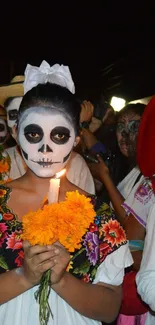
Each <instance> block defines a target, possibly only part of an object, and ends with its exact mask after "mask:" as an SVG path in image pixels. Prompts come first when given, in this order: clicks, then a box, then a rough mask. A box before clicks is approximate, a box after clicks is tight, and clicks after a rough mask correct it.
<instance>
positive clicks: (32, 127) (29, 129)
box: [24, 124, 44, 144]
mask: <svg viewBox="0 0 155 325" xmlns="http://www.w3.org/2000/svg"><path fill="white" fill-rule="evenodd" d="M24 135H25V138H26V139H27V141H28V142H29V143H32V144H33V143H38V142H40V141H41V140H42V138H43V136H44V133H43V130H42V128H41V127H40V126H39V125H37V124H29V125H27V126H26V127H25V129H24Z"/></svg>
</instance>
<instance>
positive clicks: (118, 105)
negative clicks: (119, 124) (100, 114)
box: [110, 96, 126, 112]
mask: <svg viewBox="0 0 155 325" xmlns="http://www.w3.org/2000/svg"><path fill="white" fill-rule="evenodd" d="M125 104H126V101H125V99H123V98H119V97H115V96H114V97H112V99H111V102H110V105H111V106H112V107H113V109H114V111H116V112H119V111H120V110H121V109H122V108H123V107H124V106H125Z"/></svg>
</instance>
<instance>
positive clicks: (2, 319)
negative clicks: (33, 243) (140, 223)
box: [0, 186, 132, 325]
mask: <svg viewBox="0 0 155 325" xmlns="http://www.w3.org/2000/svg"><path fill="white" fill-rule="evenodd" d="M9 195H11V189H10V188H9V187H5V186H0V206H1V208H0V209H1V210H0V273H3V272H6V271H9V270H12V269H14V268H17V267H20V266H21V265H22V263H23V259H24V252H23V248H22V241H21V234H22V223H21V222H19V221H18V217H17V216H16V215H15V214H14V212H13V211H12V210H11V209H10V208H9V206H7V201H8V199H9ZM92 199H93V198H92ZM131 264H132V258H131V255H130V252H129V249H128V244H127V241H126V237H125V233H124V230H123V228H122V227H121V226H120V224H119V223H118V221H117V220H116V219H115V215H114V213H113V210H112V209H111V208H109V206H108V205H103V206H102V207H101V209H100V210H99V211H98V214H97V215H96V217H95V220H94V223H93V224H91V225H90V227H89V230H88V231H87V233H86V234H85V235H84V238H83V244H82V248H81V249H80V250H77V251H75V253H74V254H73V255H72V256H71V261H70V264H69V266H68V269H67V271H69V272H70V273H72V274H73V275H74V276H75V277H77V278H78V279H80V280H82V281H85V282H92V283H97V282H105V283H109V284H113V285H120V284H121V283H122V281H123V275H124V268H125V267H128V266H130V265H131ZM37 287H38V286H36V287H34V288H32V289H30V290H28V291H26V292H25V293H23V294H21V295H19V296H18V297H16V298H14V299H12V300H11V301H9V302H7V303H5V304H3V305H1V306H0V324H1V325H9V324H10V323H11V324H13V325H32V324H35V325H39V317H38V315H39V314H38V304H37V302H36V301H35V298H34V293H35V291H36V290H37ZM49 303H50V305H51V306H52V312H53V314H54V318H53V319H52V318H50V320H49V324H51V325H61V324H67V325H68V324H69V325H74V324H77V325H78V324H80V325H81V324H82V325H83V324H101V323H100V322H98V321H95V320H91V319H88V318H86V317H84V316H82V315H80V314H79V313H77V312H76V311H75V310H74V309H73V308H72V307H71V306H69V305H68V304H67V303H66V302H65V301H64V300H63V299H62V298H61V297H59V296H58V295H57V294H56V293H55V292H54V291H53V290H51V294H50V297H49ZM22 306H24V308H23V307H22ZM32 307H33V308H32ZM20 309H21V310H20ZM23 315H24V316H23Z"/></svg>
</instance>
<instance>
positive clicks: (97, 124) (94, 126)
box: [89, 117, 102, 133]
mask: <svg viewBox="0 0 155 325" xmlns="http://www.w3.org/2000/svg"><path fill="white" fill-rule="evenodd" d="M101 125H102V121H101V120H99V119H98V118H96V117H92V120H91V123H90V125H89V130H90V131H91V132H92V133H95V132H96V131H97V130H98V129H99V128H100V127H101Z"/></svg>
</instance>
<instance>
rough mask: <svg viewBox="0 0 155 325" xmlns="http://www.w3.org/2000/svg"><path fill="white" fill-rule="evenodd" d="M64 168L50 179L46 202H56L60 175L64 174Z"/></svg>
mask: <svg viewBox="0 0 155 325" xmlns="http://www.w3.org/2000/svg"><path fill="white" fill-rule="evenodd" d="M65 171H66V170H65V169H63V170H62V171H61V172H60V173H57V174H56V176H55V178H51V179H50V186H49V192H48V203H49V204H51V203H56V202H58V201H59V188H60V177H61V176H62V175H64V174H65Z"/></svg>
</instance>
